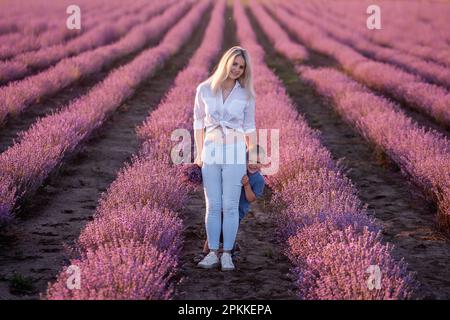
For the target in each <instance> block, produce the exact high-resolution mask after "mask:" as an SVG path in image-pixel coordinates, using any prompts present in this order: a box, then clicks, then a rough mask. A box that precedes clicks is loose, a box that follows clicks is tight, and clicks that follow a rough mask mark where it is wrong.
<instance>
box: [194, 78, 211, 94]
mask: <svg viewBox="0 0 450 320" xmlns="http://www.w3.org/2000/svg"><path fill="white" fill-rule="evenodd" d="M196 90H197V91H203V92H210V91H211V80H209V79H207V80H205V81H203V82H201V83H200V84H199V85H198V86H197V89H196Z"/></svg>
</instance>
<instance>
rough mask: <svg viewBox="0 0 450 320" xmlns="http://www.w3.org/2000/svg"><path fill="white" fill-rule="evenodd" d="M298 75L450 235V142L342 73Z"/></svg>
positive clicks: (306, 71)
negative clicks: (428, 204)
mask: <svg viewBox="0 0 450 320" xmlns="http://www.w3.org/2000/svg"><path fill="white" fill-rule="evenodd" d="M253 6H255V7H256V6H257V5H256V4H254V5H253ZM258 20H259V22H260V24H263V23H265V20H264V19H259V18H258ZM286 41H290V40H289V39H287V40H286ZM291 60H292V61H293V62H294V63H295V60H294V59H291ZM297 71H298V72H299V74H300V76H302V77H303V78H305V79H306V80H308V81H309V82H310V83H312V84H314V85H315V87H316V88H317V89H318V91H319V92H320V93H321V94H323V95H324V96H326V97H328V98H332V100H333V101H334V102H335V104H334V107H335V108H336V109H337V111H338V112H339V113H340V114H341V116H342V117H343V118H344V119H345V120H346V121H348V122H349V123H350V124H351V125H353V126H355V127H356V128H357V130H358V131H359V132H360V133H361V135H362V136H363V137H365V138H366V139H367V140H369V141H370V142H372V143H373V144H374V145H376V146H377V147H378V148H380V149H382V150H383V151H384V152H386V154H388V156H389V157H390V158H391V159H392V160H393V161H394V162H395V163H396V164H397V165H398V166H399V167H400V169H401V170H402V172H403V173H404V174H405V175H406V176H407V177H408V178H409V179H410V181H412V182H413V183H414V184H415V185H417V186H419V187H420V188H421V189H422V190H423V192H424V194H425V196H426V197H427V198H428V199H429V200H431V201H434V202H436V203H437V205H438V211H437V217H438V219H437V220H438V223H439V224H440V226H441V227H442V228H443V229H445V230H448V229H449V228H450V176H449V175H448V174H442V172H450V143H449V141H448V140H447V139H446V138H445V137H444V136H442V134H439V133H437V132H435V131H427V130H426V129H425V128H422V127H420V126H418V125H417V124H416V123H415V122H413V121H412V120H411V119H410V118H409V117H408V116H406V115H405V114H404V113H403V112H402V111H401V109H400V107H399V106H398V105H396V104H394V103H392V102H390V101H388V100H386V99H385V98H383V97H379V96H377V95H375V94H373V93H371V92H370V90H368V89H367V88H365V87H364V86H362V85H360V84H358V83H357V82H355V81H352V80H351V79H349V78H348V77H347V76H345V75H344V74H342V73H340V72H339V71H336V70H333V69H327V68H325V69H319V70H314V69H311V68H304V67H298V68H297ZM362 101H364V103H362ZM393 123H395V126H393V125H392V124H393Z"/></svg>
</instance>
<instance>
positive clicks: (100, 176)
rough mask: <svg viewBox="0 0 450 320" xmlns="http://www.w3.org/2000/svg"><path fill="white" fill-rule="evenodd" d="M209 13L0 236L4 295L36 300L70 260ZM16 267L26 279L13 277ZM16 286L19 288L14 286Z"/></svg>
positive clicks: (194, 44) (0, 296) (1, 295)
mask: <svg viewBox="0 0 450 320" xmlns="http://www.w3.org/2000/svg"><path fill="white" fill-rule="evenodd" d="M209 17H210V10H209V11H208V14H207V15H205V19H204V20H203V21H202V22H201V24H200V27H199V28H197V30H196V32H193V33H192V35H193V36H192V39H191V40H190V41H188V43H187V45H185V46H184V47H183V48H181V50H180V53H179V54H177V55H175V56H174V57H173V58H171V59H170V60H169V61H168V62H167V63H166V64H165V66H164V69H163V70H164V72H157V74H156V75H155V76H154V77H151V78H149V79H148V80H147V81H145V82H144V83H143V84H142V85H141V86H140V87H139V88H138V90H137V91H136V93H135V95H133V97H131V98H130V99H129V100H128V101H127V102H126V103H124V104H123V105H122V106H121V107H120V108H119V110H118V111H117V112H116V113H115V114H113V115H112V117H111V118H110V119H109V120H108V121H107V122H106V123H105V124H104V125H103V126H102V127H101V128H99V129H98V130H97V131H96V132H95V133H94V135H93V136H92V137H91V138H90V139H89V140H88V141H86V143H85V144H83V148H82V150H81V151H80V152H78V153H77V154H76V155H75V156H73V157H72V158H70V160H69V161H67V162H65V163H64V164H63V166H62V168H61V169H60V170H59V171H58V172H57V173H56V174H54V175H53V176H52V178H51V179H48V181H47V183H46V184H45V185H44V186H43V187H41V188H40V189H39V190H38V192H37V193H36V194H35V196H33V197H32V198H31V199H30V200H29V201H28V202H27V203H26V204H25V205H24V206H23V208H22V210H21V212H20V214H19V219H18V221H17V222H16V223H15V224H13V225H11V226H10V227H9V228H8V229H7V230H6V232H2V236H1V238H0V299H36V298H39V295H38V294H39V292H44V291H45V290H46V288H47V283H48V282H49V281H53V280H54V279H55V277H56V275H57V273H58V272H59V271H60V270H61V268H62V266H63V265H65V264H66V263H67V258H68V256H67V252H66V250H64V244H65V243H67V244H69V245H71V244H72V243H73V241H74V240H76V239H77V238H78V235H79V233H80V231H81V229H82V228H83V227H84V225H85V224H86V223H87V222H88V221H89V220H91V218H92V215H93V214H94V211H95V208H96V205H97V201H98V198H99V195H100V193H101V192H103V191H105V190H106V188H107V187H108V186H109V185H110V184H111V182H112V181H113V180H114V179H115V177H116V172H117V171H118V170H119V169H120V168H121V167H122V166H123V163H124V162H125V161H127V160H128V159H129V158H130V156H131V155H132V154H134V153H135V152H136V151H137V150H138V141H137V139H136V135H135V131H134V129H135V127H136V126H137V125H138V124H140V123H142V121H143V120H144V119H145V118H146V117H147V115H148V113H149V112H150V111H151V110H152V109H153V108H155V107H156V106H157V105H158V104H159V103H160V101H161V99H162V98H163V96H164V95H165V94H166V92H167V91H168V89H169V88H170V87H171V86H172V84H173V80H174V79H175V76H176V74H177V73H178V72H179V71H180V70H181V68H183V67H184V66H185V65H186V63H187V62H188V59H189V58H190V57H191V56H192V54H193V53H194V51H195V49H196V48H197V47H198V46H199V44H200V40H201V39H202V37H203V32H204V30H205V28H206V25H207V22H208V20H209ZM14 272H17V273H18V274H19V275H21V276H22V278H26V277H30V278H31V279H28V280H26V279H25V281H23V280H24V279H22V280H20V279H19V278H18V277H16V279H15V280H13V281H12V279H13V277H14ZM15 286H17V287H19V289H20V288H21V291H20V290H19V291H18V290H14V288H15Z"/></svg>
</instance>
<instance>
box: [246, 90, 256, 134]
mask: <svg viewBox="0 0 450 320" xmlns="http://www.w3.org/2000/svg"><path fill="white" fill-rule="evenodd" d="M243 129H244V133H245V134H248V133H252V132H254V131H256V126H255V99H254V98H250V100H249V101H248V103H247V105H246V106H245V110H244V124H243Z"/></svg>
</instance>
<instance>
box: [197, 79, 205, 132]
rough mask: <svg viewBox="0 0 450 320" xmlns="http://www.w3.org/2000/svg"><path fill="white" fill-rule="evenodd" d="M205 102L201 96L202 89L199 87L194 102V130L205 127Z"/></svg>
mask: <svg viewBox="0 0 450 320" xmlns="http://www.w3.org/2000/svg"><path fill="white" fill-rule="evenodd" d="M205 115H206V114H205V104H204V103H203V100H202V98H201V89H200V87H197V90H196V93H195V102H194V130H195V129H203V128H204V127H205Z"/></svg>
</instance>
